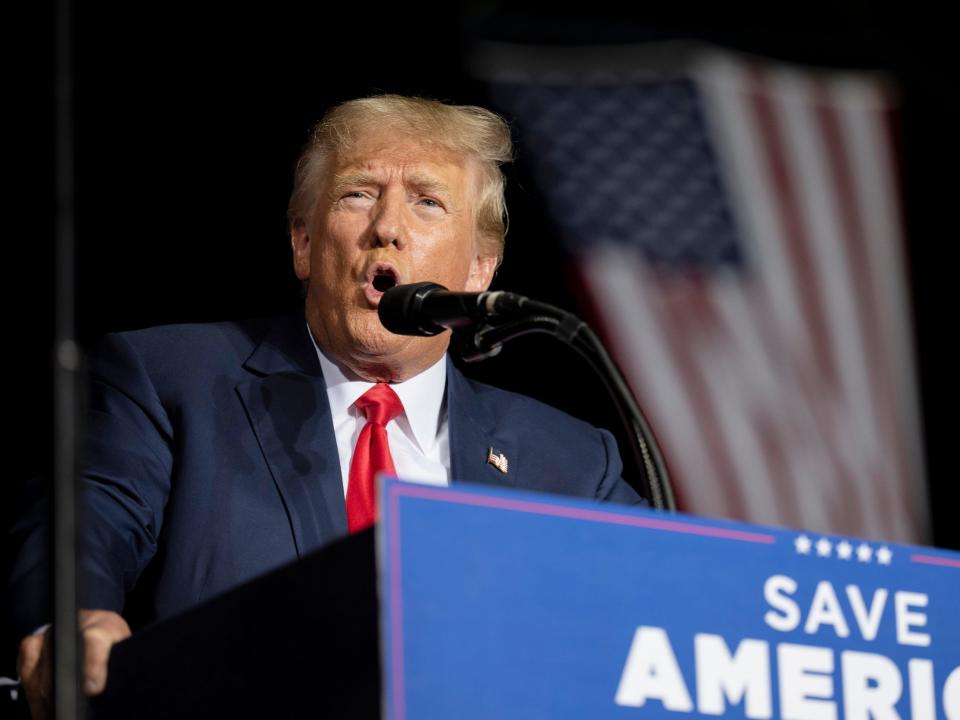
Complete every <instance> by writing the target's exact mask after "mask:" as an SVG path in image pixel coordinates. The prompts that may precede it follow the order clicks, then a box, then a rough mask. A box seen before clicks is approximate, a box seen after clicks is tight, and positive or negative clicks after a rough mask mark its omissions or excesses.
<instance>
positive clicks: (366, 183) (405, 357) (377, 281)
mask: <svg viewBox="0 0 960 720" xmlns="http://www.w3.org/2000/svg"><path fill="white" fill-rule="evenodd" d="M328 163H329V167H328V168H327V173H326V178H325V181H324V183H323V186H322V187H320V188H319V192H318V195H317V200H316V206H315V209H314V212H313V216H312V218H311V219H310V221H309V223H306V224H304V225H300V226H297V227H295V228H294V229H293V232H292V233H291V242H292V245H293V263H294V270H295V272H296V274H297V277H298V278H300V279H301V280H304V279H307V280H309V288H308V290H307V300H306V303H307V304H306V308H307V320H308V322H309V323H310V327H311V329H312V330H313V333H314V336H315V337H316V339H317V341H318V342H319V343H320V345H321V347H323V349H324V350H325V351H326V352H327V353H328V354H330V355H332V356H333V357H334V358H335V359H336V360H338V361H340V363H341V364H343V365H346V366H347V367H348V368H349V369H351V370H353V371H354V372H355V373H357V374H358V375H361V376H362V377H366V378H367V379H371V380H404V379H406V378H408V377H411V376H412V375H415V374H417V373H419V372H420V371H422V370H424V369H426V368H427V367H429V366H430V365H432V364H433V363H434V362H436V361H437V360H439V359H440V356H441V355H442V354H443V353H444V352H445V351H446V348H447V345H448V343H449V333H442V334H441V335H438V336H436V337H433V338H413V337H406V336H401V335H394V334H393V333H391V332H389V331H388V330H386V329H385V328H384V327H383V326H382V325H381V323H380V320H379V317H378V316H377V305H378V304H379V302H380V296H381V295H382V294H383V292H382V290H383V289H385V288H387V287H389V286H390V285H391V283H393V284H406V283H413V282H421V281H425V280H429V281H432V282H436V283H439V284H441V285H443V286H445V287H447V288H449V289H450V290H458V291H469V292H480V291H482V290H485V289H486V288H487V287H488V286H489V284H490V281H491V279H492V278H493V272H494V270H495V269H496V258H495V257H490V256H486V255H481V254H480V253H479V251H478V245H477V231H476V200H477V191H478V186H479V169H478V167H477V165H476V161H475V160H472V159H465V158H462V157H460V156H457V155H455V154H452V153H450V152H449V151H446V150H443V149H440V148H437V147H430V146H427V145H424V144H423V143H421V142H419V141H418V140H416V139H414V138H411V137H410V136H408V135H406V134H402V133H399V132H397V131H393V130H367V131H365V132H361V133H360V134H359V137H358V138H357V140H356V142H355V143H354V144H353V146H352V147H351V148H350V149H349V150H348V151H347V152H345V153H340V154H337V155H334V156H332V157H331V158H330V159H329V161H328Z"/></svg>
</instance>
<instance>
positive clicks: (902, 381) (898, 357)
mask: <svg viewBox="0 0 960 720" xmlns="http://www.w3.org/2000/svg"><path fill="white" fill-rule="evenodd" d="M831 92H832V94H833V95H834V97H835V98H836V101H837V102H838V103H842V107H843V112H842V115H841V120H842V128H843V131H844V136H845V142H846V144H847V145H849V147H850V148H851V149H852V152H851V161H852V163H853V164H854V167H855V175H856V178H857V183H856V185H855V192H856V194H857V200H858V209H859V212H860V215H861V217H862V219H863V224H864V234H865V235H866V238H867V240H868V242H869V243H870V247H871V252H870V253H869V254H868V269H869V271H870V273H871V275H872V278H873V280H872V282H873V287H874V288H876V289H877V292H876V295H875V302H876V303H877V304H878V307H877V308H876V312H877V314H878V315H879V317H880V319H881V321H882V322H880V323H879V324H878V325H879V329H880V333H881V342H882V343H883V347H882V349H881V355H882V357H883V358H884V359H885V361H886V363H887V364H886V367H887V368H888V372H889V373H890V374H891V376H890V377H887V378H884V379H885V380H886V382H887V384H888V388H889V390H890V391H891V392H892V394H893V396H894V398H895V401H896V405H895V406H894V407H891V408H889V410H890V411H891V412H892V415H893V417H894V419H895V424H894V432H895V433H897V437H895V438H890V439H889V441H890V442H894V443H897V444H898V446H899V452H900V454H901V457H900V459H901V461H902V463H901V467H902V468H903V470H902V472H904V473H905V476H904V477H899V478H896V480H898V482H897V485H898V486H899V487H900V488H901V492H902V493H903V494H904V495H905V502H906V504H907V507H906V508H898V510H900V512H901V514H902V516H903V517H904V520H905V523H906V528H905V529H904V530H903V531H902V535H897V536H893V537H891V538H890V539H894V540H901V541H903V542H915V543H925V542H929V540H930V536H929V533H930V529H929V525H928V523H927V522H926V521H925V520H923V519H922V518H926V515H927V511H926V507H927V498H926V486H925V484H924V480H923V477H924V473H923V461H922V454H921V444H920V420H919V415H918V412H919V406H918V401H917V395H916V381H915V378H916V374H915V368H914V365H913V335H912V331H911V328H910V319H909V312H908V310H909V307H910V303H909V297H908V294H907V290H906V282H905V277H904V272H903V268H904V267H905V263H904V259H903V246H902V236H901V232H902V224H901V220H900V217H899V213H898V211H897V210H898V197H897V189H896V188H895V187H894V183H893V172H894V169H895V168H894V164H893V160H892V158H891V157H890V149H889V139H888V137H887V128H886V120H885V118H884V116H883V112H884V111H885V108H886V102H885V100H884V98H883V97H882V95H881V91H880V89H879V88H878V87H876V86H867V85H864V84H860V83H850V82H848V81H844V82H838V83H836V84H834V85H833V87H832V88H831ZM898 440H899V442H898Z"/></svg>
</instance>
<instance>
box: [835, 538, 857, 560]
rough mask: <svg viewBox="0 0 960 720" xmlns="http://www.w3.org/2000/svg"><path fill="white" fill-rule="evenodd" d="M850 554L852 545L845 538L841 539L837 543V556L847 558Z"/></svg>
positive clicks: (842, 558) (851, 553)
mask: <svg viewBox="0 0 960 720" xmlns="http://www.w3.org/2000/svg"><path fill="white" fill-rule="evenodd" d="M851 555H853V545H851V544H850V543H848V542H847V541H846V540H841V541H840V542H838V543H837V557H838V558H840V559H841V560H849V559H850V556H851Z"/></svg>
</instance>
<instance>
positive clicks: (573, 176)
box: [493, 80, 744, 271]
mask: <svg viewBox="0 0 960 720" xmlns="http://www.w3.org/2000/svg"><path fill="white" fill-rule="evenodd" d="M493 94H494V99H495V100H496V102H497V103H498V104H499V105H500V106H501V107H502V108H504V109H505V110H507V112H508V113H510V114H511V115H513V117H514V118H515V119H516V122H517V124H518V126H519V128H520V132H521V134H520V138H519V145H520V151H521V153H522V154H523V155H525V156H526V157H528V158H532V160H533V169H534V173H535V175H536V178H537V181H538V183H539V184H540V185H541V186H542V192H543V193H544V195H545V197H546V201H547V203H548V205H549V210H550V212H551V214H552V215H553V217H554V218H555V219H556V220H557V222H558V223H559V224H560V226H561V230H562V231H563V235H564V240H565V242H566V244H567V246H568V248H569V249H570V250H572V251H574V252H576V251H580V250H585V249H587V248H588V247H590V246H591V245H594V244H596V243H621V244H628V245H630V246H633V247H634V248H636V249H637V250H638V251H639V252H640V253H641V255H642V257H644V259H645V260H646V261H647V262H649V263H651V264H652V265H654V266H657V267H658V268H660V269H665V270H670V269H676V270H678V271H679V270H683V271H690V270H695V269H704V270H709V269H711V268H714V269H715V268H718V267H726V268H728V269H730V268H738V267H741V266H742V265H743V260H744V255H743V252H742V248H741V245H740V242H739V239H738V237H737V232H736V228H735V224H734V221H733V216H732V213H731V211H730V208H729V206H728V203H727V199H726V193H725V190H724V185H723V181H722V178H721V176H720V171H719V168H718V163H717V158H716V157H715V153H714V151H713V149H712V147H711V144H710V140H709V138H708V133H707V126H706V122H705V120H704V115H703V110H702V107H701V104H700V100H699V97H698V95H697V91H696V88H695V87H694V85H693V83H692V82H690V81H689V80H669V81H658V82H650V83H641V84H630V85H605V86H594V87H587V86H556V85H553V86H551V85H523V86H514V85H499V86H495V87H494V88H493Z"/></svg>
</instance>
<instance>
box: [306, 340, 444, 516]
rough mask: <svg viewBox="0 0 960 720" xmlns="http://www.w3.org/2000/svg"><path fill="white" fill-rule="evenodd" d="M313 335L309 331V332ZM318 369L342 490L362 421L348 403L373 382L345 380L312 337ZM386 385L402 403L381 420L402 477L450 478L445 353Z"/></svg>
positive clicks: (438, 482)
mask: <svg viewBox="0 0 960 720" xmlns="http://www.w3.org/2000/svg"><path fill="white" fill-rule="evenodd" d="M310 339H311V340H313V333H310ZM313 346H314V347H315V348H316V350H317V358H318V359H319V360H320V369H321V370H322V371H323V379H324V381H325V382H326V385H327V399H328V400H329V401H330V413H331V414H332V416H333V431H334V433H335V435H336V437H337V453H338V454H339V455H340V475H341V477H342V478H343V496H344V497H346V496H347V485H348V484H349V482H350V461H351V459H352V458H353V450H354V448H355V447H356V446H357V439H358V438H359V437H360V431H361V430H362V429H363V426H364V425H366V424H367V419H366V417H364V415H363V413H361V412H360V411H359V410H358V409H357V407H356V406H355V405H354V403H355V402H356V401H357V400H358V399H359V398H360V396H361V395H363V394H364V393H365V392H366V391H367V390H369V389H370V388H372V387H373V386H374V384H375V383H372V382H367V381H366V380H351V379H350V378H349V377H348V376H347V374H346V373H345V372H344V371H343V370H342V369H341V368H340V366H339V365H337V364H336V363H334V362H333V361H332V360H330V358H328V357H327V356H326V355H325V354H324V353H323V351H322V350H321V349H320V346H319V345H317V341H316V340H313ZM390 387H391V388H393V390H394V392H396V393H397V395H398V396H399V398H400V401H401V402H402V403H403V413H401V414H400V415H399V416H397V417H396V418H395V419H393V420H391V421H390V422H388V423H387V442H388V443H390V456H391V457H392V458H393V465H394V467H395V468H396V470H397V476H398V477H400V478H401V479H403V480H411V481H414V482H421V483H424V484H427V485H449V484H450V438H449V434H448V432H447V403H446V392H445V391H446V388H447V356H446V355H444V356H443V357H442V358H440V360H439V361H438V362H436V363H435V364H434V365H432V366H431V367H429V368H427V369H426V370H424V371H423V372H422V373H420V374H419V375H417V376H415V377H412V378H410V379H409V380H406V381H404V382H402V383H391V384H390Z"/></svg>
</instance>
